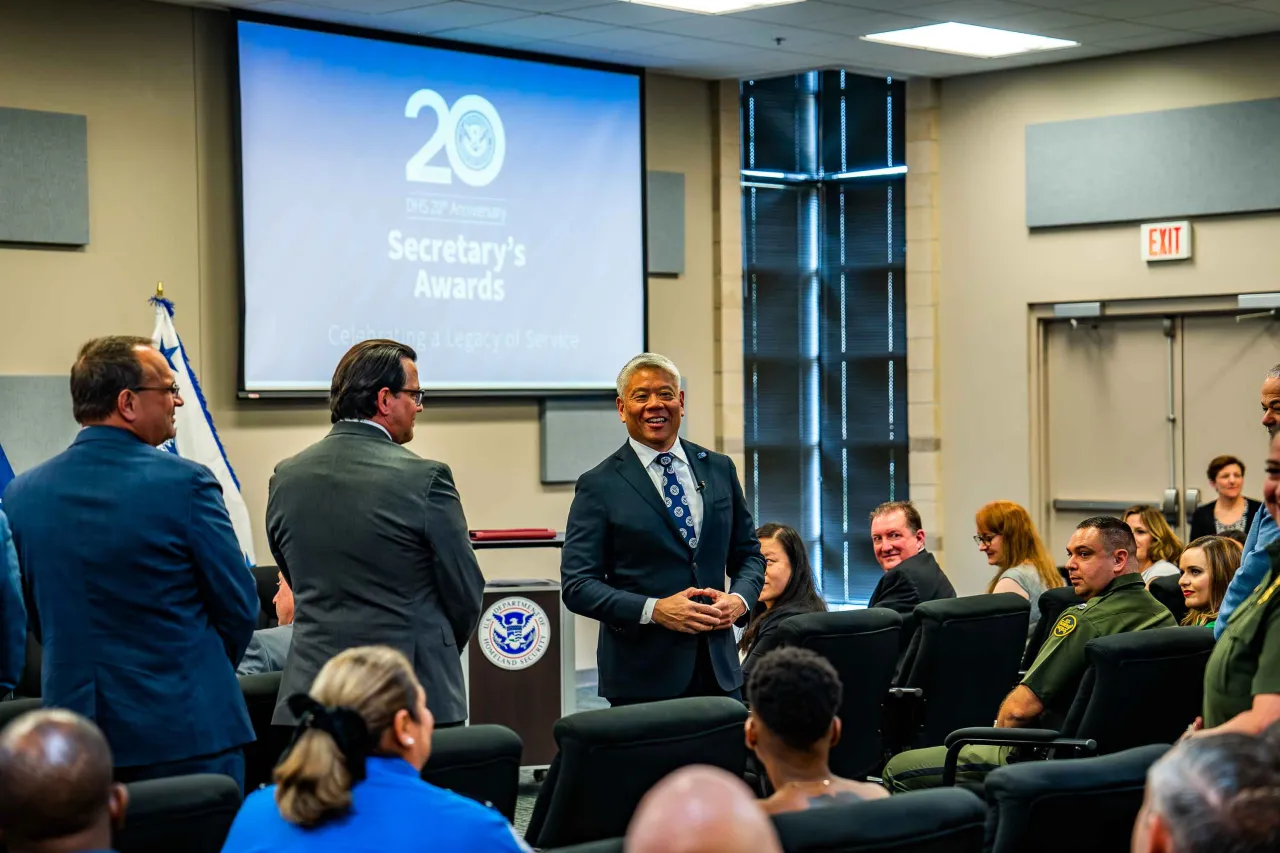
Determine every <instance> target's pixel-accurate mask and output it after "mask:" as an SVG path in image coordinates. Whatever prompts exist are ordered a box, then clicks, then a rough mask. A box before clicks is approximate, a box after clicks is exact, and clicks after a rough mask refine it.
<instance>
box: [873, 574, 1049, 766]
mask: <svg viewBox="0 0 1280 853" xmlns="http://www.w3.org/2000/svg"><path fill="white" fill-rule="evenodd" d="M915 612H916V619H917V621H918V622H919V625H920V627H919V628H918V629H917V630H916V635H915V637H913V638H912V640H911V647H910V648H909V649H908V650H907V656H906V657H905V658H904V659H903V661H902V669H901V676H900V678H899V681H898V687H899V688H904V689H905V690H908V691H919V692H920V695H919V696H916V697H910V698H913V699H916V700H921V699H922V700H923V704H922V706H921V707H919V708H912V707H910V706H911V702H907V703H905V706H904V703H896V704H891V705H890V708H891V710H890V712H889V713H891V714H893V715H894V716H895V717H896V718H897V719H895V721H894V723H895V729H897V731H899V732H901V734H898V735H895V738H894V739H895V741H897V742H896V743H893V744H891V746H892V747H893V748H895V749H898V748H902V749H905V748H911V747H924V746H937V745H940V744H941V743H942V742H943V741H944V740H945V739H946V737H947V735H948V734H950V733H951V732H953V731H955V730H956V729H958V728H963V727H965V726H976V725H980V724H983V723H990V722H991V721H992V720H994V719H995V716H996V711H997V710H999V708H1000V702H1001V701H1002V700H1003V699H1004V697H1005V696H1006V695H1007V694H1008V693H1009V690H1010V688H1011V686H1012V685H1013V684H1014V683H1015V682H1016V681H1017V677H1018V666H1019V664H1020V663H1021V662H1022V650H1023V646H1024V645H1025V644H1026V641H1027V619H1028V618H1029V615H1030V612H1031V605H1030V604H1028V603H1027V600H1026V599H1025V598H1023V597H1022V596H1020V595H1015V594H1014V593H1011V592H1003V593H1000V594H999V595H971V596H967V597H965V598H951V599H944V600H940V601H926V602H925V603H924V604H921V605H919V606H917V607H916V611H915ZM901 692H902V691H895V693H898V694H901ZM908 714H910V715H911V716H912V717H913V720H912V722H914V723H915V725H906V726H903V725H902V723H903V719H902V718H903V717H904V716H906V715H908Z"/></svg>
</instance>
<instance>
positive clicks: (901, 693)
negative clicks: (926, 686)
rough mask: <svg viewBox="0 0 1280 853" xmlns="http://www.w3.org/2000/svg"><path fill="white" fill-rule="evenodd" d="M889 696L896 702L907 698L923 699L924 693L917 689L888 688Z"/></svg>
mask: <svg viewBox="0 0 1280 853" xmlns="http://www.w3.org/2000/svg"><path fill="white" fill-rule="evenodd" d="M889 695H890V696H892V697H893V698H894V699H898V700H902V699H905V698H906V697H908V696H910V697H912V698H914V699H923V698H924V691H923V690H922V689H920V688H919V687H890V688H889Z"/></svg>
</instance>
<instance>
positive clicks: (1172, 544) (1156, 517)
mask: <svg viewBox="0 0 1280 853" xmlns="http://www.w3.org/2000/svg"><path fill="white" fill-rule="evenodd" d="M1124 523H1125V524H1127V525H1129V527H1130V528H1132V530H1133V538H1134V540H1135V541H1136V542H1137V543H1138V553H1137V562H1138V571H1140V572H1142V582H1143V583H1145V584H1150V583H1151V582H1152V581H1153V580H1155V579H1156V578H1162V577H1172V576H1174V575H1179V574H1181V573H1182V572H1181V571H1179V569H1178V557H1180V556H1182V542H1181V540H1179V539H1178V535H1177V534H1176V533H1174V532H1173V528H1171V527H1170V526H1169V522H1167V521H1165V518H1164V514H1163V513H1161V512H1160V510H1158V509H1156V508H1155V507H1153V506H1149V505H1147V504H1138V505H1137V506H1131V507H1129V508H1128V509H1127V510H1125V511H1124Z"/></svg>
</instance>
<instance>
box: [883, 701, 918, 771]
mask: <svg viewBox="0 0 1280 853" xmlns="http://www.w3.org/2000/svg"><path fill="white" fill-rule="evenodd" d="M923 716H924V691H923V690H922V689H920V688H919V687H890V688H889V692H888V693H887V694H886V695H885V697H884V718H883V719H884V722H883V724H882V726H881V741H882V744H883V746H884V750H885V756H884V757H885V760H886V761H888V760H889V757H890V756H893V755H897V754H898V753H899V752H902V751H903V750H905V749H910V745H911V742H912V740H913V739H914V738H915V734H916V732H917V731H919V729H920V722H921V719H922V718H923Z"/></svg>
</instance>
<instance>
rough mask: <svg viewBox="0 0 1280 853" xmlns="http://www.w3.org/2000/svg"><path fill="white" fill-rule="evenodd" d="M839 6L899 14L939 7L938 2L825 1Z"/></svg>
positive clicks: (900, 0) (921, 0) (933, 0)
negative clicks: (906, 10) (910, 10)
mask: <svg viewBox="0 0 1280 853" xmlns="http://www.w3.org/2000/svg"><path fill="white" fill-rule="evenodd" d="M824 1H825V2H827V3H835V4H836V5H839V6H853V7H854V8H857V9H871V10H873V11H876V12H897V11H899V10H902V9H915V8H917V7H920V6H933V5H937V3H938V0H824Z"/></svg>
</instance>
